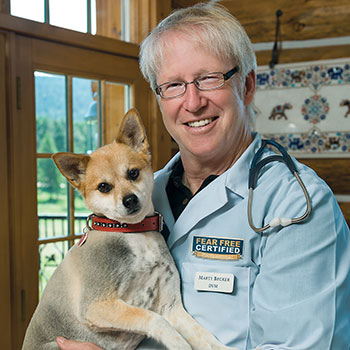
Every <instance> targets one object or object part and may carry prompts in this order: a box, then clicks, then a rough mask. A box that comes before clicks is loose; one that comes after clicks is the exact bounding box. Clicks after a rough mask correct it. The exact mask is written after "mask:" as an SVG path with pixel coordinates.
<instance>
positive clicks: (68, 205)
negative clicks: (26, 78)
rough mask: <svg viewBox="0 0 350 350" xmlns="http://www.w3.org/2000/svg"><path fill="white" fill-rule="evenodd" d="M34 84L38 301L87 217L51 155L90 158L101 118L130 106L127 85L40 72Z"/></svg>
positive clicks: (97, 142)
mask: <svg viewBox="0 0 350 350" xmlns="http://www.w3.org/2000/svg"><path fill="white" fill-rule="evenodd" d="M34 81H35V115H36V149H37V203H38V204H37V206H38V226H39V227H38V245H39V297H40V295H41V293H42V291H43V290H44V288H45V286H46V284H47V281H48V280H49V278H50V277H51V275H52V273H53V272H54V270H55V268H56V267H57V266H58V264H59V263H60V262H61V261H62V259H63V258H64V255H65V254H66V252H67V251H68V249H69V248H70V247H71V246H72V245H73V244H74V243H75V241H76V240H77V239H79V237H80V235H81V234H82V232H83V229H84V227H85V225H86V218H87V216H88V215H89V214H90V213H89V212H88V211H87V209H86V208H85V205H84V202H83V199H82V197H81V196H80V194H79V193H78V192H77V191H74V190H73V189H72V187H71V186H70V185H69V184H68V182H67V180H66V179H65V178H64V177H63V176H62V175H61V174H60V172H59V171H58V169H57V168H56V166H55V164H54V162H53V161H52V159H51V156H52V154H53V153H56V152H74V153H87V154H89V153H91V152H93V151H94V150H95V149H96V148H98V147H100V146H101V144H102V120H103V119H106V118H104V116H103V115H102V114H106V117H108V116H110V115H111V114H112V113H118V112H119V113H121V114H124V112H126V111H127V110H128V109H129V108H130V92H129V90H130V87H129V86H128V85H125V84H116V83H111V82H106V81H101V80H92V79H86V78H80V77H76V76H70V75H62V74H52V73H47V72H40V71H36V72H34ZM102 91H103V93H102ZM102 101H105V102H104V103H103V102H102ZM115 107H117V109H120V108H121V107H122V108H123V109H124V111H118V110H116V108H115ZM107 137H108V136H107ZM110 137H111V138H112V137H113V136H112V135H110Z"/></svg>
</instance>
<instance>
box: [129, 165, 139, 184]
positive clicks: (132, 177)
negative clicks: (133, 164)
mask: <svg viewBox="0 0 350 350" xmlns="http://www.w3.org/2000/svg"><path fill="white" fill-rule="evenodd" d="M139 175H140V170H139V169H137V168H133V169H130V170H128V179H129V180H132V181H134V180H136V179H137V178H138V177H139Z"/></svg>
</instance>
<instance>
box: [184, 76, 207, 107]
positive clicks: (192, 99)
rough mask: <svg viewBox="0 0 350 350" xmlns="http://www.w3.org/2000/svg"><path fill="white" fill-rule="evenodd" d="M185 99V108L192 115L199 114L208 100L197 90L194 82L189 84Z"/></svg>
mask: <svg viewBox="0 0 350 350" xmlns="http://www.w3.org/2000/svg"><path fill="white" fill-rule="evenodd" d="M183 98H184V108H185V109H186V110H187V111H189V112H192V113H194V112H198V111H199V110H200V109H201V108H202V107H203V106H205V105H206V104H207V99H206V98H205V97H204V96H203V93H202V91H200V90H198V89H197V87H196V86H195V83H194V82H191V83H189V84H187V89H186V92H185V94H184V96H183Z"/></svg>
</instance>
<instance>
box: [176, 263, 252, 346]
mask: <svg viewBox="0 0 350 350" xmlns="http://www.w3.org/2000/svg"><path fill="white" fill-rule="evenodd" d="M197 272H214V273H229V274H233V275H234V288H233V292H232V293H222V292H208V291H197V290H196V289H195V286H194V281H195V276H196V273H197ZM249 276H250V268H249V267H242V266H235V265H234V263H232V262H227V261H225V262H216V261H203V263H188V262H184V263H183V264H182V267H181V279H182V297H183V303H184V306H185V308H186V310H187V311H188V312H189V313H190V314H191V315H192V316H193V317H194V318H195V319H196V320H197V321H198V322H199V323H200V324H201V325H202V326H203V327H205V328H207V329H208V330H210V331H211V332H212V333H213V334H214V335H215V336H216V337H217V338H218V339H219V340H220V341H221V342H222V343H223V344H226V345H227V346H236V347H238V348H245V347H246V340H247V335H248V325H249V299H250V298H249V294H250V293H249V283H250V282H249Z"/></svg>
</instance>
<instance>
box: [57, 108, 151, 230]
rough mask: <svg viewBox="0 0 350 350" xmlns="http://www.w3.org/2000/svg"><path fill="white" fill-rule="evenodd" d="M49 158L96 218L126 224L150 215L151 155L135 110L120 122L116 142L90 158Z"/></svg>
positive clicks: (64, 154) (62, 154) (64, 155)
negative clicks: (99, 217)
mask: <svg viewBox="0 0 350 350" xmlns="http://www.w3.org/2000/svg"><path fill="white" fill-rule="evenodd" d="M52 158H53V160H54V162H55V164H56V166H57V167H58V169H59V170H60V172H61V173H62V174H63V175H64V176H65V177H66V178H67V180H68V181H69V182H70V183H71V184H72V185H73V186H74V187H75V188H77V189H78V190H79V192H80V193H81V194H82V196H83V198H84V201H85V205H86V207H87V208H88V209H90V210H91V211H92V212H94V213H95V214H97V215H100V216H106V217H107V218H109V219H113V220H117V221H120V222H125V223H137V222H140V221H141V220H142V219H143V218H144V217H145V216H146V215H150V214H153V204H152V189H153V171H152V167H151V155H150V151H149V144H148V141H147V137H146V132H145V129H144V126H143V124H142V121H141V119H140V117H139V115H138V113H137V111H136V110H135V109H131V110H130V111H129V112H128V113H127V114H126V115H125V117H124V118H123V120H122V123H121V126H120V129H119V133H118V136H117V138H116V140H115V142H113V143H111V144H109V145H106V146H104V147H101V148H99V149H98V150H96V151H95V152H93V153H91V154H90V155H85V154H74V153H67V152H60V153H56V154H54V155H53V156H52Z"/></svg>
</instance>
